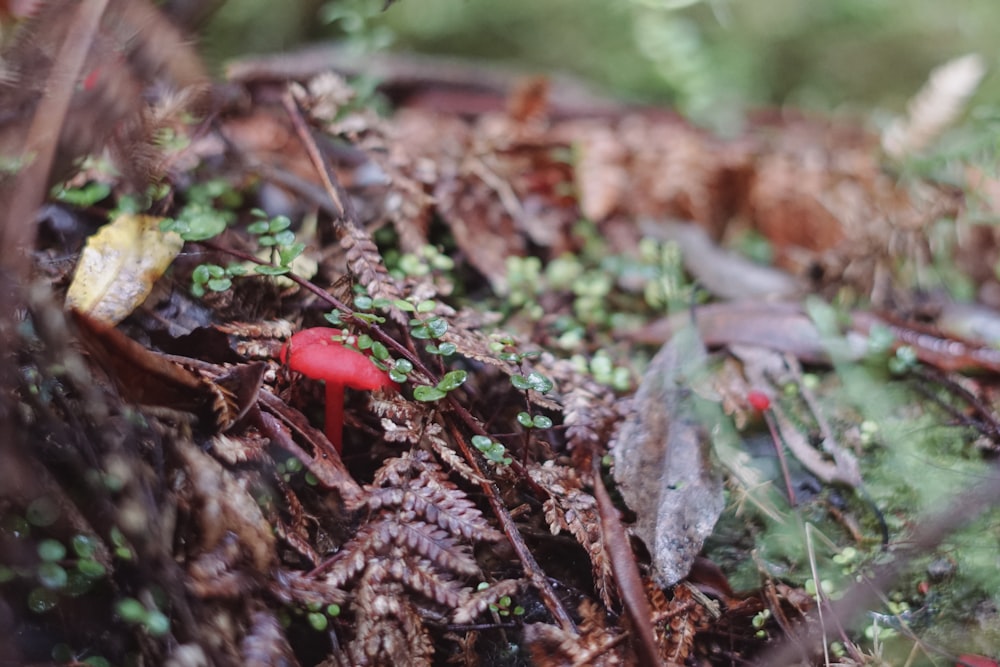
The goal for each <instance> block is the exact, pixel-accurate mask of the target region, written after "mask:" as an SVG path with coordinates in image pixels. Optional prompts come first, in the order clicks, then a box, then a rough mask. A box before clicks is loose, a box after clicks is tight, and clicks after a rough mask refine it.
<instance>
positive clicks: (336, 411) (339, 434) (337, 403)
mask: <svg viewBox="0 0 1000 667" xmlns="http://www.w3.org/2000/svg"><path fill="white" fill-rule="evenodd" d="M324 417H325V419H324V422H325V423H324V425H323V428H324V431H325V433H326V439H327V440H329V441H330V443H331V444H332V445H333V447H334V449H336V450H337V453H338V454H339V453H340V452H341V451H343V446H344V445H343V440H344V385H343V384H341V383H340V382H334V381H333V380H327V381H326V411H325V413H324Z"/></svg>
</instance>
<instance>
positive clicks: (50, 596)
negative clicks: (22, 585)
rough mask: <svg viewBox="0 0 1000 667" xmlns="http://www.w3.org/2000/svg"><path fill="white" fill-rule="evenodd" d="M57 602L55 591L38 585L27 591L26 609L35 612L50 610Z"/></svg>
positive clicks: (42, 612)
mask: <svg viewBox="0 0 1000 667" xmlns="http://www.w3.org/2000/svg"><path fill="white" fill-rule="evenodd" d="M57 604H59V594H58V593H56V592H55V591H51V590H49V589H47V588H42V587H41V586H39V587H38V588H33V589H32V590H31V592H30V593H28V609H30V610H31V611H33V612H35V613H36V614H44V613H45V612H47V611H51V610H52V609H53V608H54V607H55V606H56V605H57Z"/></svg>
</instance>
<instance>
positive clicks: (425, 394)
mask: <svg viewBox="0 0 1000 667" xmlns="http://www.w3.org/2000/svg"><path fill="white" fill-rule="evenodd" d="M447 395H448V394H447V393H446V392H443V391H441V390H440V389H438V388H437V387H429V386H427V385H420V386H419V387H414V388H413V398H415V399H417V400H418V401H421V402H423V403H430V402H432V401H440V400H441V399H442V398H444V397H445V396H447Z"/></svg>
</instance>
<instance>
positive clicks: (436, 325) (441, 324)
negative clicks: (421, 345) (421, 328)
mask: <svg viewBox="0 0 1000 667" xmlns="http://www.w3.org/2000/svg"><path fill="white" fill-rule="evenodd" d="M427 327H428V329H429V330H430V332H431V337H432V338H440V337H441V336H443V335H445V334H446V333H448V321H447V320H445V319H444V318H443V317H435V318H432V319H430V320H428V321H427Z"/></svg>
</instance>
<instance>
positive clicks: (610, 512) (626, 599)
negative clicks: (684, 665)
mask: <svg viewBox="0 0 1000 667" xmlns="http://www.w3.org/2000/svg"><path fill="white" fill-rule="evenodd" d="M591 461H592V464H593V475H594V498H595V499H596V500H597V509H598V512H599V513H600V515H601V535H602V537H603V539H604V548H605V551H606V552H607V555H608V558H609V559H610V560H611V571H612V572H613V573H614V575H615V581H616V582H617V583H618V590H619V592H620V593H621V595H622V603H623V604H624V605H625V611H626V613H628V617H629V620H631V621H632V631H633V632H634V633H635V636H636V640H637V641H636V642H635V650H636V653H638V654H639V664H640V665H649V666H650V667H652V666H653V665H662V664H663V663H662V662H661V661H660V658H659V655H658V651H657V649H656V635H655V634H654V632H653V624H652V619H653V609H652V607H650V606H649V600H648V599H647V598H646V591H645V587H644V586H643V585H642V577H641V576H640V575H639V566H638V565H636V562H635V554H633V553H632V549H631V547H630V546H629V539H628V535H627V534H626V533H625V527H624V526H622V522H621V520H620V518H619V516H618V510H617V509H615V504H614V503H613V502H612V501H611V496H609V495H608V490H607V489H605V488H604V481H603V480H602V479H601V468H600V463H599V461H600V457H598V456H597V455H596V452H595V453H594V454H592V455H591Z"/></svg>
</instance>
